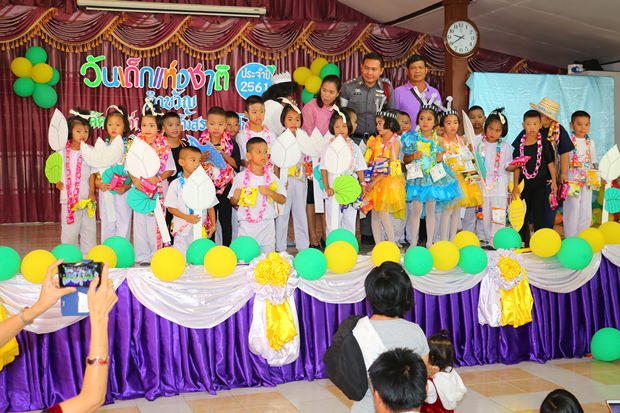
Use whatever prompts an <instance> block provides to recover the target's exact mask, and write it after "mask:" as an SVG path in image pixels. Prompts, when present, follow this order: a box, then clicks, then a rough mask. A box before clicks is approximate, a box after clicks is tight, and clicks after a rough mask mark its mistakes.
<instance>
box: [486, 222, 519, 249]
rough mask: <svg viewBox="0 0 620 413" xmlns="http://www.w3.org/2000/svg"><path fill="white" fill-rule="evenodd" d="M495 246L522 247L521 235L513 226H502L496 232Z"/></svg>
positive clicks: (502, 247) (497, 247) (496, 247)
mask: <svg viewBox="0 0 620 413" xmlns="http://www.w3.org/2000/svg"><path fill="white" fill-rule="evenodd" d="M493 246H494V247H495V249H496V250H499V249H505V250H510V249H513V248H521V235H519V233H518V232H517V231H515V230H514V229H513V228H508V227H506V228H502V229H500V230H499V231H497V232H496V233H495V236H494V237H493Z"/></svg>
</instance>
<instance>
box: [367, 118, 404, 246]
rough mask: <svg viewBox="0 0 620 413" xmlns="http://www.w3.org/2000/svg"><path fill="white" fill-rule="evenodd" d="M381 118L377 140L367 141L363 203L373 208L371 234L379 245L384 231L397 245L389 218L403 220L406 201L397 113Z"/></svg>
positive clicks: (373, 138) (378, 121)
mask: <svg viewBox="0 0 620 413" xmlns="http://www.w3.org/2000/svg"><path fill="white" fill-rule="evenodd" d="M378 116H379V119H378V120H377V132H378V136H371V137H370V138H369V139H368V144H367V149H366V155H365V158H364V159H365V161H366V163H367V164H368V170H367V171H368V172H370V173H368V175H370V179H369V181H370V182H368V184H367V187H366V196H365V197H364V202H365V203H366V202H367V203H369V204H370V205H371V207H372V211H373V213H372V215H371V220H372V221H371V223H372V234H373V238H374V239H375V243H377V244H378V243H379V242H381V241H383V234H382V231H385V234H386V235H387V240H388V241H392V242H396V241H397V239H396V238H395V235H394V227H393V225H392V221H391V219H390V214H391V215H393V216H395V217H397V218H399V219H401V220H404V218H405V198H406V195H405V177H404V175H403V170H402V166H401V162H400V159H399V155H400V142H399V140H398V132H399V131H400V125H399V124H398V120H397V113H396V112H395V111H389V110H388V111H383V112H379V114H378Z"/></svg>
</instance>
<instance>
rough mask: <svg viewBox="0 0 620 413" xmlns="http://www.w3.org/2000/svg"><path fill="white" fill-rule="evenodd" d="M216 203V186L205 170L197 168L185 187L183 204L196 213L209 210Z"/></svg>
mask: <svg viewBox="0 0 620 413" xmlns="http://www.w3.org/2000/svg"><path fill="white" fill-rule="evenodd" d="M214 201H215V185H213V181H211V178H209V175H207V173H206V172H205V170H204V168H201V167H199V168H196V170H195V171H194V172H193V173H192V174H191V175H190V177H189V178H187V180H186V181H185V185H183V202H185V205H187V206H188V207H190V208H191V209H193V210H194V211H202V210H203V209H207V208H209V207H210V206H211V205H213V202H214Z"/></svg>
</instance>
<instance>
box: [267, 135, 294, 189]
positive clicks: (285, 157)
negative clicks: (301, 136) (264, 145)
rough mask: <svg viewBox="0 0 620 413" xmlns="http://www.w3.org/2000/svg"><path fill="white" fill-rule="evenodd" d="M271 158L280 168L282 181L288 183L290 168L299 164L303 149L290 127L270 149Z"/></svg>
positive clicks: (284, 183)
mask: <svg viewBox="0 0 620 413" xmlns="http://www.w3.org/2000/svg"><path fill="white" fill-rule="evenodd" d="M269 152H270V153H271V160H272V161H273V163H274V164H275V165H276V166H277V167H278V168H280V181H281V183H282V185H286V181H287V179H288V168H290V167H293V166H295V165H297V162H299V160H300V159H301V151H300V150H299V145H298V144H297V139H295V135H293V132H291V131H290V129H287V130H285V131H284V133H283V134H282V135H280V136H278V139H276V140H275V141H274V142H273V143H272V145H271V148H270V149H269Z"/></svg>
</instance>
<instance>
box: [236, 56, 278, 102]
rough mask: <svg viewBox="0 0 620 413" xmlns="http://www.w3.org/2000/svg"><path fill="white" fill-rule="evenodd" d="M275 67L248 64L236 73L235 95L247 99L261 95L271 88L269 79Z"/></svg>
mask: <svg viewBox="0 0 620 413" xmlns="http://www.w3.org/2000/svg"><path fill="white" fill-rule="evenodd" d="M274 71H275V66H265V65H263V64H261V63H254V62H252V63H248V64H246V65H244V66H243V67H242V68H241V69H239V71H238V72H237V77H236V78H235V88H236V89H237V93H239V95H240V96H241V97H242V98H243V99H247V98H248V97H250V96H252V95H258V96H260V95H262V94H263V93H265V91H266V90H267V89H268V88H269V86H271V77H272V76H273V73H274Z"/></svg>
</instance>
